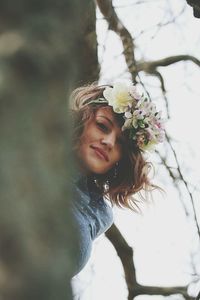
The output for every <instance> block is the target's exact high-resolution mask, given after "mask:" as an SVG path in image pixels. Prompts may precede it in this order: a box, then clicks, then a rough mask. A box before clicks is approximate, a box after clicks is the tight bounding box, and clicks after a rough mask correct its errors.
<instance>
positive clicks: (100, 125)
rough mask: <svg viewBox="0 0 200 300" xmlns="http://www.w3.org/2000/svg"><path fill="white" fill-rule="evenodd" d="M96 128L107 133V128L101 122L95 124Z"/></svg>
mask: <svg viewBox="0 0 200 300" xmlns="http://www.w3.org/2000/svg"><path fill="white" fill-rule="evenodd" d="M96 124H97V126H98V127H99V128H100V129H101V130H102V131H104V132H108V131H109V128H108V126H107V125H105V124H104V123H101V122H96Z"/></svg>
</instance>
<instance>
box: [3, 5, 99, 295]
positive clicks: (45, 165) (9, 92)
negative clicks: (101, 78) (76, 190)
mask: <svg viewBox="0 0 200 300" xmlns="http://www.w3.org/2000/svg"><path fill="white" fill-rule="evenodd" d="M89 11H91V1H89V0H88V1H84V2H82V1H79V0H73V1H66V0H58V1H56V2H55V1H50V0H44V1H35V0H29V1H27V0H20V1H17V3H13V1H11V0H6V1H5V0H2V1H1V3H0V19H1V22H0V65H1V71H0V78H1V80H0V135H1V148H0V149H1V150H0V164H1V170H0V184H1V186H0V199H1V202H0V203H1V204H0V206H1V207H0V231H1V238H0V265H1V272H0V298H2V299H4V300H13V299H15V300H19V299H20V300H25V299H26V300H27V299H29V300H31V299H34V300H35V299H37V300H40V299H41V300H46V299H51V300H54V299H55V300H57V299H66V300H68V299H72V294H71V287H70V276H71V270H72V269H73V258H74V253H75V252H76V249H75V245H76V236H75V235H74V234H73V230H69V228H71V225H70V224H71V221H72V220H71V219H70V215H69V213H68V199H69V198H70V197H72V196H73V195H71V193H70V187H69V185H68V179H69V174H70V169H71V167H72V164H71V160H68V159H67V152H69V148H70V147H69V144H70V138H69V133H70V121H69V120H68V119H67V97H68V95H69V94H70V92H71V90H72V89H73V87H75V86H77V84H78V82H79V81H80V78H83V79H84V80H91V78H93V76H96V75H94V74H97V72H96V73H95V71H93V70H94V62H95V64H96V62H97V55H96V47H95V45H96V42H94V36H95V33H94V28H95V27H94V19H92V20H93V21H92V23H91V21H90V18H89V17H88V19H87V22H86V21H85V20H84V18H85V17H86V16H89V13H88V12H89ZM93 11H94V9H93ZM94 14H95V12H93V16H94ZM83 24H84V27H83ZM90 25H91V26H92V27H90ZM80 29H81V30H80ZM84 30H87V35H84V34H85V31H84ZM90 36H92V38H91V41H92V43H90V46H89V43H88V47H87V49H86V48H85V45H86V44H87V41H90ZM85 38H86V40H87V41H86V40H85V42H81V43H80V41H83V40H84V39H85ZM91 45H92V46H93V48H92V49H91V48H90V47H91ZM88 49H90V50H91V51H90V55H89V59H90V61H89V62H88V60H87V59H86V54H87V55H88V53H89V50H88ZM84 51H85V52H84ZM83 53H85V54H84V55H83ZM92 61H94V62H93V63H91V62H92ZM95 68H96V66H95Z"/></svg>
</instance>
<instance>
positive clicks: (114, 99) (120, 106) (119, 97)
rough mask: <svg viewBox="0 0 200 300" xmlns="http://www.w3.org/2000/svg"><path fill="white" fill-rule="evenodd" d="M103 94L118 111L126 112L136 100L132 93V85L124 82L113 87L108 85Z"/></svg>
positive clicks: (115, 110)
mask: <svg viewBox="0 0 200 300" xmlns="http://www.w3.org/2000/svg"><path fill="white" fill-rule="evenodd" d="M103 95H104V97H105V99H106V100H107V101H108V104H109V105H110V106H112V107H113V110H114V112H116V113H124V112H126V111H127V110H128V108H129V107H131V106H132V105H133V102H135V101H134V98H133V97H132V96H131V94H130V86H129V85H127V84H124V83H122V82H117V83H115V84H114V86H113V88H111V87H106V89H105V90H104V92H103Z"/></svg>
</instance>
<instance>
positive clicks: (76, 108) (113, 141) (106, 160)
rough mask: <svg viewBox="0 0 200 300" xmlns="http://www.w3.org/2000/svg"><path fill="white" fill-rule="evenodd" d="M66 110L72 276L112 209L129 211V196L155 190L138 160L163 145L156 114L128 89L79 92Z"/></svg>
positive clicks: (131, 205)
mask: <svg viewBox="0 0 200 300" xmlns="http://www.w3.org/2000/svg"><path fill="white" fill-rule="evenodd" d="M71 105H72V113H73V122H74V132H73V147H74V148H73V153H74V156H75V163H76V167H77V168H76V172H74V174H73V176H72V177H73V178H72V181H73V196H74V197H73V201H72V213H73V219H74V221H75V222H74V225H75V230H76V232H77V236H78V240H79V243H78V246H77V247H76V248H77V251H76V254H77V266H76V270H75V272H74V274H76V273H78V272H79V271H80V270H81V269H82V268H83V267H84V266H85V264H86V263H87V261H88V259H89V257H90V253H91V248H92V241H93V240H94V239H95V238H96V237H98V236H99V235H100V234H102V233H104V232H105V231H106V230H107V229H108V228H109V227H110V226H111V225H112V223H113V215H112V206H113V205H117V206H120V207H127V208H131V209H133V210H134V208H135V207H136V206H137V205H136V200H135V199H134V197H133V195H134V194H135V193H138V194H140V195H141V192H142V191H150V190H152V188H154V187H155V186H154V185H153V184H152V183H151V182H150V181H149V178H148V173H149V168H150V164H149V163H148V162H146V161H145V159H144V155H143V154H144V151H146V150H148V149H150V148H152V147H153V146H154V145H155V144H157V143H159V142H161V141H162V140H163V137H164V128H163V122H162V120H161V116H160V115H161V113H160V112H157V111H156V108H155V105H154V104H153V103H152V102H150V101H149V100H148V99H147V98H145V97H144V96H141V95H139V94H138V93H137V91H136V88H135V86H133V85H127V84H124V83H116V84H115V85H114V86H105V85H104V86H98V85H96V84H92V85H88V86H84V87H80V88H78V89H76V90H75V91H74V92H73V93H72V97H71ZM141 197H142V198H144V197H143V196H142V195H141Z"/></svg>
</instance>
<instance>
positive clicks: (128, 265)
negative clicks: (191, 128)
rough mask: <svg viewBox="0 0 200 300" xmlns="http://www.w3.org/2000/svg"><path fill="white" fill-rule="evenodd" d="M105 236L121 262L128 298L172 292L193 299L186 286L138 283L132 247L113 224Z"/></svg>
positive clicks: (130, 299)
mask: <svg viewBox="0 0 200 300" xmlns="http://www.w3.org/2000/svg"><path fill="white" fill-rule="evenodd" d="M106 236H107V238H108V239H109V240H110V242H111V243H112V244H113V246H114V248H115V249H116V251H117V254H118V256H119V257H120V260H121V262H122V265H123V268H124V273H125V278H126V284H127V288H128V292H129V295H128V300H132V299H134V298H135V297H136V296H138V295H163V296H169V295H172V294H181V295H182V296H183V297H184V298H185V299H188V300H189V299H191V300H192V299H193V300H194V298H192V297H190V296H189V295H188V293H187V286H174V287H157V286H145V285H140V284H139V283H138V282H137V279H136V272H135V265H134V259H133V249H132V248H131V247H130V246H129V245H128V243H127V242H126V240H125V239H124V237H123V236H122V234H121V233H120V231H119V229H118V228H117V227H116V225H115V224H113V225H112V226H111V228H110V229H109V230H108V231H107V232H106Z"/></svg>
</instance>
